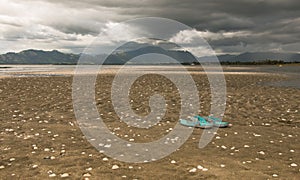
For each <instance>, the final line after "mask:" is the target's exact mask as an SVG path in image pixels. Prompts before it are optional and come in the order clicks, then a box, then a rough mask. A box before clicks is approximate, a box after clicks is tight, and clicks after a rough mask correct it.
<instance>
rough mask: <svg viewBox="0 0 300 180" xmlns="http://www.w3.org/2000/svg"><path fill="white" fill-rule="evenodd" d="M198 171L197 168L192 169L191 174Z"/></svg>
mask: <svg viewBox="0 0 300 180" xmlns="http://www.w3.org/2000/svg"><path fill="white" fill-rule="evenodd" d="M196 171H197V169H196V168H192V169H190V170H189V172H196Z"/></svg>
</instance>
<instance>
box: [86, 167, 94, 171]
mask: <svg viewBox="0 0 300 180" xmlns="http://www.w3.org/2000/svg"><path fill="white" fill-rule="evenodd" d="M85 170H87V171H91V170H93V168H91V167H89V168H86V169H85Z"/></svg>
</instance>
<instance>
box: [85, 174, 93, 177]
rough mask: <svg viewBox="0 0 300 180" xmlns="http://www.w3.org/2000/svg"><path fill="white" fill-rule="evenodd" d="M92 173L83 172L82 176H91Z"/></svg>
mask: <svg viewBox="0 0 300 180" xmlns="http://www.w3.org/2000/svg"><path fill="white" fill-rule="evenodd" d="M91 176H92V175H91V174H90V173H85V174H83V177H91Z"/></svg>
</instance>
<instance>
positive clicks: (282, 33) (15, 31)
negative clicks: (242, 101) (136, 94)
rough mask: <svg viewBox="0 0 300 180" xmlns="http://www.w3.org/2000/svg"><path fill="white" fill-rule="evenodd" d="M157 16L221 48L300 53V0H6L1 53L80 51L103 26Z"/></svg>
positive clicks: (0, 10)
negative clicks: (30, 50) (169, 20)
mask: <svg viewBox="0 0 300 180" xmlns="http://www.w3.org/2000/svg"><path fill="white" fill-rule="evenodd" d="M153 16H155V17H164V18H170V19H174V20H177V21H179V22H181V23H184V24H186V25H188V26H190V27H192V28H194V29H195V30H194V31H196V32H197V33H199V34H200V35H202V36H203V37H204V38H205V39H206V40H207V41H208V42H209V44H210V45H211V46H212V48H213V49H214V50H215V51H216V52H217V53H242V52H247V51H251V52H255V51H273V52H299V53H300V1H299V0H219V1H217V0H206V1H202V0H157V1H155V0H130V1H129V0H128V1H125V0H81V1H80V2H79V1H69V0H0V43H1V45H0V53H1V54H2V53H6V52H9V51H14V52H19V51H21V50H25V49H43V50H52V49H57V50H60V51H63V52H72V53H80V52H82V50H83V49H84V48H85V47H86V46H87V45H88V44H89V43H90V42H91V41H92V40H93V39H94V38H95V37H96V36H97V35H98V33H99V32H101V31H102V30H103V29H107V28H109V27H110V26H111V25H113V24H115V23H119V22H122V21H126V20H130V19H133V18H141V17H153Z"/></svg>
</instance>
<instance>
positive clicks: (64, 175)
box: [60, 173, 70, 178]
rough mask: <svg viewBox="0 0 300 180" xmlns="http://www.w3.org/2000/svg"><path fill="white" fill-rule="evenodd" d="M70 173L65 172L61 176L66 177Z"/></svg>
mask: <svg viewBox="0 0 300 180" xmlns="http://www.w3.org/2000/svg"><path fill="white" fill-rule="evenodd" d="M69 176H70V175H69V174H68V173H63V174H61V175H60V177H62V178H64V177H69Z"/></svg>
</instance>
